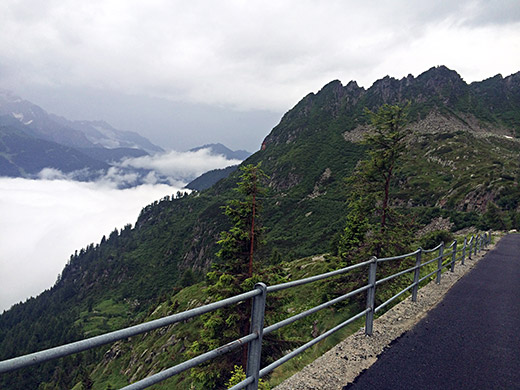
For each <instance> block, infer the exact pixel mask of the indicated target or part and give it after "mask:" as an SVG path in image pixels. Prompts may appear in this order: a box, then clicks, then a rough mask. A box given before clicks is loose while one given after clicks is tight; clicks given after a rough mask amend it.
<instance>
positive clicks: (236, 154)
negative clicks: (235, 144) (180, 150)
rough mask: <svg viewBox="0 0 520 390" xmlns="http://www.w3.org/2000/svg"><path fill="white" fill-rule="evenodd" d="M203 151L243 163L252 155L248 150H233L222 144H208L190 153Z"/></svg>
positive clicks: (191, 150)
mask: <svg viewBox="0 0 520 390" xmlns="http://www.w3.org/2000/svg"><path fill="white" fill-rule="evenodd" d="M201 149H210V150H211V153H212V154H221V155H223V156H224V157H226V159H228V160H240V161H243V160H245V159H246V158H248V157H249V156H251V153H250V152H248V151H247V150H231V149H229V148H228V147H226V146H224V145H222V144H220V143H219V144H207V145H203V146H198V147H196V148H193V149H190V150H189V151H190V152H196V151H198V150H201Z"/></svg>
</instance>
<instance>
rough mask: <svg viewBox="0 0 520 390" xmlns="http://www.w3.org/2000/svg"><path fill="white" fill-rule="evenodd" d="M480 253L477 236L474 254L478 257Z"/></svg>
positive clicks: (476, 237)
mask: <svg viewBox="0 0 520 390" xmlns="http://www.w3.org/2000/svg"><path fill="white" fill-rule="evenodd" d="M477 253H478V236H475V249H474V251H473V254H474V255H475V256H476V255H477Z"/></svg>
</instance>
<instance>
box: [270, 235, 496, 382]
mask: <svg viewBox="0 0 520 390" xmlns="http://www.w3.org/2000/svg"><path fill="white" fill-rule="evenodd" d="M495 240H496V243H497V242H498V240H499V239H498V238H496V237H495ZM496 243H495V244H493V245H490V246H489V247H488V248H486V249H484V250H482V251H481V252H480V253H479V254H477V255H473V256H472V259H466V261H465V265H461V264H460V263H457V264H456V266H455V272H453V273H452V272H445V273H443V274H442V278H441V283H440V284H436V283H435V281H432V282H430V283H429V284H428V285H426V286H424V287H423V288H421V289H420V290H419V293H418V297H417V302H415V303H414V302H412V300H411V297H408V298H406V299H405V300H404V301H402V302H400V303H399V304H397V305H396V306H394V307H393V308H392V309H390V310H389V311H387V312H386V313H385V314H383V315H382V316H381V317H379V318H377V319H376V320H375V321H374V331H373V335H372V336H366V335H365V331H364V328H362V329H360V330H358V331H357V332H356V333H354V334H353V335H351V336H349V337H347V338H346V339H345V340H343V341H342V342H340V343H339V344H337V345H336V346H335V347H333V348H332V349H330V350H329V351H328V352H326V353H325V354H323V355H322V356H321V357H319V358H318V359H316V360H315V361H314V362H312V363H311V364H309V365H308V366H306V367H304V368H303V369H302V370H301V371H300V372H298V373H296V374H294V375H293V376H291V377H290V378H288V379H287V380H285V381H284V382H282V383H281V384H280V385H278V386H276V387H275V388H274V389H273V390H329V389H330V390H332V389H334V390H338V389H341V388H343V386H345V385H347V384H348V383H351V382H353V381H354V379H355V378H356V377H357V376H358V375H359V374H360V373H361V372H362V371H363V370H366V369H367V368H369V367H370V366H371V365H372V364H374V363H375V362H376V360H377V357H378V355H379V354H380V353H381V352H383V350H384V349H385V348H386V347H387V346H388V345H390V343H391V342H392V341H394V340H395V339H397V338H398V337H400V336H401V335H402V334H403V333H405V332H407V331H409V330H410V329H412V328H413V327H414V326H415V324H417V323H418V322H419V321H420V320H421V319H422V318H424V316H425V315H426V314H427V313H428V311H429V310H431V309H432V308H434V307H435V306H436V305H437V304H438V303H439V302H441V301H442V299H443V297H444V295H445V294H446V292H448V290H449V289H450V288H451V287H452V286H453V285H454V284H455V283H456V282H457V281H458V280H459V279H460V278H462V277H463V276H464V275H465V274H466V273H468V272H469V271H470V270H471V269H472V268H473V267H474V266H475V265H476V264H477V263H478V261H479V260H480V259H481V258H482V257H483V256H484V255H485V254H486V253H487V251H489V250H491V249H493V248H494V247H495V245H496ZM338 378H341V379H340V380H339V379H338Z"/></svg>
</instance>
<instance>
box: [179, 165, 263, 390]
mask: <svg viewBox="0 0 520 390" xmlns="http://www.w3.org/2000/svg"><path fill="white" fill-rule="evenodd" d="M240 170H241V175H240V180H239V182H238V183H237V188H236V189H235V190H236V191H237V193H238V194H239V198H238V199H233V200H230V201H229V202H228V203H227V205H226V206H224V207H223V209H224V214H226V215H227V216H228V217H229V219H230V222H231V224H232V226H231V228H230V229H229V230H227V231H223V232H221V235H220V240H219V241H218V244H219V245H220V250H219V251H218V253H217V257H218V261H217V262H216V264H215V266H214V267H213V270H212V271H211V272H208V274H207V284H208V287H207V290H206V292H207V293H208V294H209V295H210V296H211V297H212V299H214V300H220V299H224V298H228V297H231V296H233V295H237V294H240V293H242V292H245V291H249V290H251V289H252V288H253V287H254V284H255V282H257V281H258V280H257V279H258V278H257V277H255V274H254V271H255V268H256V264H255V262H254V255H255V251H256V248H257V247H258V246H259V245H260V244H261V243H262V239H261V233H262V227H261V225H260V223H259V221H258V217H259V214H260V211H261V202H260V199H259V196H260V195H262V194H263V193H264V188H263V186H262V181H263V180H264V179H265V178H266V177H267V176H266V174H265V173H264V172H263V171H262V169H261V168H260V164H258V165H252V164H249V165H245V166H242V167H241V168H240ZM249 317H250V302H241V303H240V304H238V305H236V306H233V307H228V308H223V309H219V310H216V311H214V312H212V313H208V314H207V315H205V316H204V317H203V320H204V326H203V329H202V331H201V334H200V337H199V340H198V341H196V342H194V343H193V344H192V346H191V348H190V351H189V353H188V354H189V355H190V356H196V355H198V354H200V353H203V352H205V351H208V350H211V349H214V348H217V347H219V346H221V345H223V344H225V343H228V342H230V341H233V340H235V339H238V338H240V337H242V336H244V335H245V334H247V333H248V332H249ZM246 347H247V346H246ZM246 356H247V349H246V348H245V349H243V351H242V353H241V354H240V351H239V352H238V353H230V354H227V355H225V356H223V357H222V358H221V359H219V360H218V361H213V362H212V363H211V365H207V366H202V367H199V368H196V369H193V370H192V377H193V379H194V381H195V383H196V386H199V388H201V389H202V388H203V389H209V388H220V387H222V386H224V384H225V381H226V380H227V379H228V377H227V376H228V375H230V373H231V372H232V370H233V367H234V365H236V362H237V360H239V361H242V365H243V366H244V367H245V365H246V361H245V359H246Z"/></svg>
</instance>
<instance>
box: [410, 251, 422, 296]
mask: <svg viewBox="0 0 520 390" xmlns="http://www.w3.org/2000/svg"><path fill="white" fill-rule="evenodd" d="M421 256H422V248H419V251H418V252H417V254H416V255H415V271H414V272H413V284H414V286H413V289H412V302H417V291H419V276H420V274H421Z"/></svg>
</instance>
